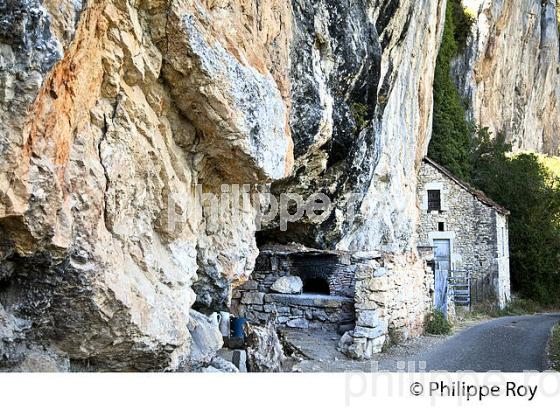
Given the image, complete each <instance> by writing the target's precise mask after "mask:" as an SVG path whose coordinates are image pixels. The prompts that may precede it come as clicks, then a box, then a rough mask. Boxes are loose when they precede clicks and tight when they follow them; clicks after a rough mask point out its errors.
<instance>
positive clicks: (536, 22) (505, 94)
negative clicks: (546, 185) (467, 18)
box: [454, 0, 560, 155]
mask: <svg viewBox="0 0 560 410" xmlns="http://www.w3.org/2000/svg"><path fill="white" fill-rule="evenodd" d="M463 3H464V5H465V6H466V7H467V8H468V9H469V10H470V11H471V12H472V13H474V15H475V16H476V20H475V24H474V25H473V31H472V35H471V36H470V38H469V39H468V44H467V47H466V49H465V51H464V52H463V53H462V55H461V56H460V57H459V58H458V60H457V61H456V62H455V68H454V75H455V78H456V80H457V84H458V86H459V90H460V92H461V93H462V94H463V96H464V98H465V100H466V101H467V103H468V105H469V115H470V117H471V119H472V120H473V121H475V123H476V124H479V125H481V126H484V127H488V128H489V129H490V131H492V132H493V133H494V134H496V133H497V132H499V131H504V132H505V133H506V136H507V138H508V140H509V141H510V142H512V144H513V147H514V148H515V149H517V150H530V151H537V152H543V153H548V154H553V155H558V152H559V151H558V149H559V144H560V142H559V138H558V134H559V132H560V61H559V56H560V45H559V33H558V21H557V17H556V1H555V0H550V1H541V0H530V1H522V2H517V1H513V0H466V1H464V2H463Z"/></svg>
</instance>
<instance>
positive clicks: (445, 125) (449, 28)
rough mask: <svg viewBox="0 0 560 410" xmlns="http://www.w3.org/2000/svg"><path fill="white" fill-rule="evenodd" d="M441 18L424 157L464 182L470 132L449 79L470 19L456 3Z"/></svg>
mask: <svg viewBox="0 0 560 410" xmlns="http://www.w3.org/2000/svg"><path fill="white" fill-rule="evenodd" d="M445 16H446V17H445V27H444V31H443V39H442V43H441V47H440V50H439V54H438V57H437V62H436V69H435V76H434V119H433V128H432V141H431V143H430V147H429V152H428V154H429V156H430V157H431V158H432V159H433V160H435V161H437V162H439V163H441V164H445V165H446V166H447V168H449V170H450V171H451V172H453V173H454V174H455V175H457V176H458V177H460V178H462V179H464V180H468V179H469V176H470V170H471V168H470V161H469V152H470V142H471V140H472V135H473V131H474V129H473V126H472V125H471V124H470V123H469V122H468V121H467V119H466V110H465V106H464V104H463V102H462V101H461V97H460V95H459V92H458V91H457V86H456V85H455V82H454V81H453V78H452V77H451V62H452V60H453V58H454V57H455V56H456V55H457V52H458V51H459V50H460V49H461V48H462V47H464V45H465V43H466V39H467V35H468V33H469V32H470V27H471V25H472V17H469V16H467V14H466V13H465V12H464V9H463V6H462V4H461V1H460V0H451V1H449V2H448V3H447V9H446V14H445Z"/></svg>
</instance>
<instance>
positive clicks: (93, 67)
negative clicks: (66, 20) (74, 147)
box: [24, 2, 107, 182]
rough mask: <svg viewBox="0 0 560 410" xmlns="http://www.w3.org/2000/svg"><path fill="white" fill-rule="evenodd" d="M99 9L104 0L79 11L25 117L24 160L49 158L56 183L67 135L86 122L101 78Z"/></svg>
mask: <svg viewBox="0 0 560 410" xmlns="http://www.w3.org/2000/svg"><path fill="white" fill-rule="evenodd" d="M104 7H105V2H100V3H94V5H92V6H90V7H88V8H87V9H86V10H85V11H84V12H83V13H82V19H81V20H80V23H79V25H78V28H77V30H76V36H75V40H74V42H73V44H72V45H71V46H70V48H69V49H68V51H67V52H66V54H65V56H64V58H63V59H62V60H61V61H60V62H58V63H57V64H56V65H55V67H54V68H53V70H52V71H51V73H50V74H49V75H48V77H46V78H45V81H44V83H43V87H42V89H41V91H40V92H39V95H38V96H37V98H36V100H35V103H34V104H33V105H32V106H31V108H30V115H29V116H28V118H29V123H28V124H27V126H26V129H27V130H28V134H27V140H26V143H25V150H24V156H25V158H24V160H25V162H29V159H30V157H31V156H32V155H33V156H36V157H39V158H49V159H51V160H52V162H53V163H54V164H55V165H56V166H57V169H58V178H59V180H60V181H61V182H62V179H63V175H64V169H65V166H66V164H67V162H68V157H69V152H70V147H71V144H72V141H73V136H74V135H75V134H76V133H77V132H79V131H80V129H82V128H83V127H84V125H85V124H87V122H89V111H90V109H91V108H92V107H93V105H94V104H95V102H96V99H97V96H98V95H99V88H100V86H101V82H102V79H103V70H102V65H101V52H102V44H103V39H104V37H105V33H106V30H107V25H106V22H105V20H104V18H103V17H102V10H103V8H104Z"/></svg>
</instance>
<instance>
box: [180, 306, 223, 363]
mask: <svg viewBox="0 0 560 410" xmlns="http://www.w3.org/2000/svg"><path fill="white" fill-rule="evenodd" d="M188 329H189V332H190V334H191V339H192V344H191V355H190V363H189V365H190V367H191V368H197V367H201V366H204V365H207V364H210V363H211V362H212V360H213V359H214V357H215V356H216V352H217V351H218V350H219V349H220V348H221V347H222V345H223V340H222V334H221V333H220V329H219V328H218V326H217V325H216V323H215V322H214V321H212V320H211V319H210V318H208V317H207V316H205V315H203V314H202V313H199V312H197V311H195V310H191V311H190V321H189V324H188Z"/></svg>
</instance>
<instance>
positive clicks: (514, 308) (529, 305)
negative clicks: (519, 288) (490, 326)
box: [466, 298, 559, 319]
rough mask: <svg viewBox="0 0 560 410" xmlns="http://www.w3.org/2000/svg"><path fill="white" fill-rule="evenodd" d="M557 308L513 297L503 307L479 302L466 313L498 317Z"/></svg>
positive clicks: (472, 316) (480, 317)
mask: <svg viewBox="0 0 560 410" xmlns="http://www.w3.org/2000/svg"><path fill="white" fill-rule="evenodd" d="M558 310H559V309H557V308H554V307H544V306H542V305H541V304H539V303H538V302H535V301H534V300H531V299H524V298H515V299H513V300H512V301H511V302H510V303H509V304H508V305H507V306H506V307H505V309H500V308H498V307H497V306H496V304H495V303H492V302H488V303H481V304H478V305H476V306H474V307H473V309H472V310H471V311H470V312H469V313H468V314H467V315H466V316H468V317H470V318H473V319H484V318H498V317H504V316H524V315H534V314H535V313H544V312H554V311H558Z"/></svg>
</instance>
